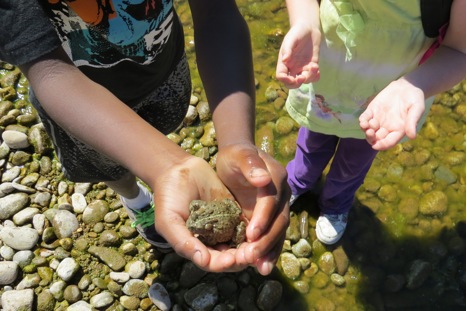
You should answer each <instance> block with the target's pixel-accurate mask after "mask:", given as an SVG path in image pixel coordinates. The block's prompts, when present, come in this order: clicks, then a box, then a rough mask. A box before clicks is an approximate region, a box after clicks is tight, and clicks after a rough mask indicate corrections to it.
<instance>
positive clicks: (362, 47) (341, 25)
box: [287, 0, 435, 139]
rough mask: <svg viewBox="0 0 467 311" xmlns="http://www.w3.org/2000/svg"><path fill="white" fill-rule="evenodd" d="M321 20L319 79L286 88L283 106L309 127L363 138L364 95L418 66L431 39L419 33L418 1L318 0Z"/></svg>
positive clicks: (370, 94) (427, 107) (320, 131)
mask: <svg viewBox="0 0 467 311" xmlns="http://www.w3.org/2000/svg"><path fill="white" fill-rule="evenodd" d="M320 19H321V27H322V30H321V31H322V41H321V47H320V59H319V66H320V73H321V77H320V80H319V81H318V82H316V83H313V84H305V85H302V86H301V87H300V88H298V89H293V90H290V91H289V97H288V99H287V110H288V112H289V114H290V115H291V116H292V117H293V118H294V119H295V120H296V121H297V122H298V123H299V124H300V125H302V126H304V127H307V128H309V129H310V130H312V131H315V132H319V133H324V134H329V135H336V136H339V137H354V138H362V139H363V138H365V136H364V133H363V132H362V131H361V129H360V126H359V121H358V117H359V116H360V114H361V113H362V112H363V111H364V110H365V105H366V104H367V99H368V98H369V97H371V96H373V95H376V94H377V93H378V92H379V91H381V90H382V89H383V88H384V87H386V86H387V85H388V84H389V83H390V82H391V81H393V80H395V79H397V78H399V77H401V76H403V75H404V74H405V73H407V72H409V71H411V70H412V69H414V68H415V67H416V66H418V63H419V62H420V59H421V58H422V56H423V54H424V53H425V52H426V51H427V49H428V48H429V47H430V46H431V44H432V43H433V42H434V40H435V39H432V38H428V37H426V36H425V34H424V32H423V27H422V23H421V14H420V3H419V0H322V1H321V5H320ZM432 102H433V98H430V99H427V100H426V110H425V111H426V112H425V115H424V117H423V118H422V120H421V121H420V122H419V125H418V126H419V127H421V126H422V124H423V122H424V120H425V118H426V114H427V113H428V111H429V108H430V107H431V103H432Z"/></svg>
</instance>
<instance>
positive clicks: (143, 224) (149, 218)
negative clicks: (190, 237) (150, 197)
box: [122, 200, 172, 250]
mask: <svg viewBox="0 0 467 311" xmlns="http://www.w3.org/2000/svg"><path fill="white" fill-rule="evenodd" d="M122 204H123V206H124V207H125V210H126V212H127V213H128V217H130V219H131V220H132V221H133V222H132V224H131V226H132V227H133V228H136V230H138V233H139V234H140V235H141V236H142V237H143V238H144V239H145V240H146V241H148V242H149V243H150V244H152V245H154V246H155V247H157V248H160V249H165V250H167V249H171V248H172V247H171V246H170V244H169V243H168V242H167V241H166V240H165V239H164V238H163V237H162V236H161V235H160V234H159V233H157V231H156V228H155V226H154V203H153V202H152V201H151V203H150V204H149V205H148V206H146V207H144V208H142V209H141V210H134V209H131V208H129V207H127V206H126V205H125V203H124V202H123V200H122Z"/></svg>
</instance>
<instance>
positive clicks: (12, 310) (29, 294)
mask: <svg viewBox="0 0 467 311" xmlns="http://www.w3.org/2000/svg"><path fill="white" fill-rule="evenodd" d="M33 301H34V291H33V290H32V289H23V290H9V291H6V292H4V293H3V294H2V308H3V311H18V310H32V307H33Z"/></svg>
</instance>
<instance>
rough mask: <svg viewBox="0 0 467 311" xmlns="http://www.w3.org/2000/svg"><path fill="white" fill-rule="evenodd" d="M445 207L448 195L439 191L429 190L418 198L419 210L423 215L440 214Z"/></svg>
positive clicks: (446, 206)
mask: <svg viewBox="0 0 467 311" xmlns="http://www.w3.org/2000/svg"><path fill="white" fill-rule="evenodd" d="M447 209H448V197H447V195H446V194H445V193H443V192H441V191H438V190H435V191H431V192H429V193H427V194H425V195H424V196H423V197H422V198H421V199H420V206H419V212H420V213H421V214H423V215H426V216H441V215H443V214H444V213H446V211H447Z"/></svg>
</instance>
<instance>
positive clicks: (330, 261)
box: [318, 252, 336, 275]
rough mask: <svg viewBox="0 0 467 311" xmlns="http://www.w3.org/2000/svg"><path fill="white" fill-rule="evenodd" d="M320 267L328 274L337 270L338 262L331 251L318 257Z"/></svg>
mask: <svg viewBox="0 0 467 311" xmlns="http://www.w3.org/2000/svg"><path fill="white" fill-rule="evenodd" d="M318 267H319V268H320V270H321V271H323V272H324V273H326V274H327V275H331V274H332V273H334V271H336V262H335V260H334V256H333V255H332V253H331V252H325V253H324V254H322V255H321V257H320V258H319V259H318Z"/></svg>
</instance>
